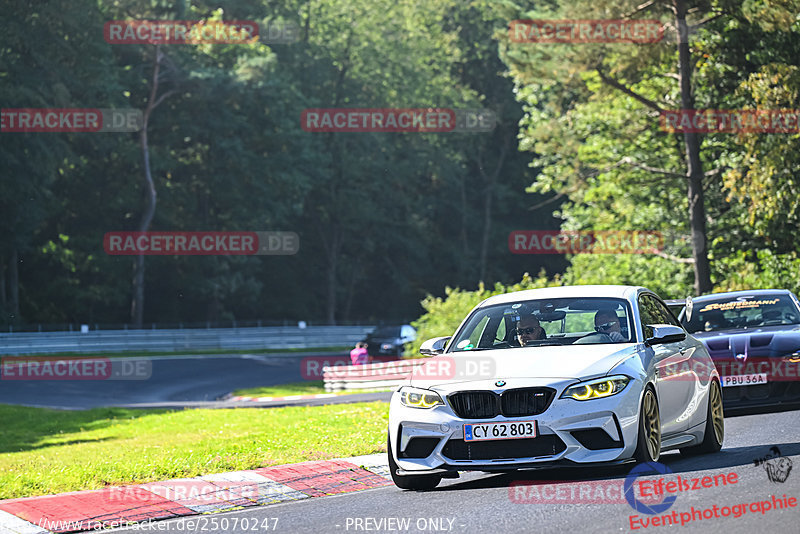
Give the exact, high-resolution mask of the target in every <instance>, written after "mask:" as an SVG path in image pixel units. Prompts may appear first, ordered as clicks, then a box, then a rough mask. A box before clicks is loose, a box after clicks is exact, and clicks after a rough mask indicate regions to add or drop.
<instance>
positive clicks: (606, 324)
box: [594, 310, 625, 343]
mask: <svg viewBox="0 0 800 534" xmlns="http://www.w3.org/2000/svg"><path fill="white" fill-rule="evenodd" d="M594 329H595V330H596V331H598V332H599V333H601V334H606V335H607V336H608V337H610V338H611V341H613V342H614V343H618V342H620V341H625V336H623V335H622V328H621V326H620V324H619V317H617V314H616V313H615V312H614V310H600V311H598V312H597V313H596V314H595V316H594Z"/></svg>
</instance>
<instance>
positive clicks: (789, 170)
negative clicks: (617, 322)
mask: <svg viewBox="0 0 800 534" xmlns="http://www.w3.org/2000/svg"><path fill="white" fill-rule="evenodd" d="M4 7H5V9H4V16H3V18H2V19H0V35H2V38H1V39H0V106H1V107H2V108H3V109H18V108H96V109H109V108H119V109H136V110H141V112H142V114H143V117H144V124H143V128H142V129H141V130H140V131H137V132H127V133H126V132H96V133H84V132H61V133H54V132H46V133H32V132H29V133H18V132H10V131H0V229H2V231H0V328H4V329H6V330H7V329H8V328H9V327H12V328H21V327H25V326H26V325H34V324H42V323H44V324H51V325H54V324H62V323H90V324H100V325H120V324H130V325H136V324H139V323H144V324H148V325H149V324H150V323H158V324H177V323H183V324H201V323H202V324H205V323H207V322H208V323H223V322H225V321H232V320H236V321H251V320H252V321H255V320H260V321H264V322H269V321H279V322H280V321H287V320H288V321H297V320H306V321H312V322H316V323H330V324H333V323H347V322H353V321H361V322H366V321H369V322H377V321H387V322H388V321H408V320H411V319H414V318H416V317H418V316H419V315H420V314H421V312H422V308H421V307H420V301H421V300H423V299H424V298H425V297H426V296H427V295H434V296H436V295H443V294H444V293H445V288H446V287H462V288H474V287H477V286H478V284H479V283H481V282H485V283H486V284H489V285H491V284H494V283H496V282H500V283H503V284H512V283H514V282H517V281H519V280H520V279H522V277H523V274H524V273H526V272H529V273H531V274H533V275H541V276H542V277H544V278H542V279H550V280H557V281H558V283H578V284H584V283H623V284H637V285H645V286H648V287H650V288H651V289H653V290H655V291H657V292H659V293H660V294H661V295H662V296H663V297H665V298H672V297H675V298H677V297H683V296H685V295H687V294H692V293H694V294H697V293H703V292H708V291H711V290H715V291H720V290H725V289H741V288H754V287H769V286H781V287H789V288H790V289H793V290H795V291H796V290H797V289H798V287H800V283H799V282H798V272H800V258H799V257H798V255H797V248H798V243H799V242H800V237H799V236H798V228H800V202H798V195H800V134H799V133H798V129H797V128H796V127H795V129H794V130H793V131H791V130H790V131H788V132H776V133H771V132H752V131H743V132H733V133H731V132H710V133H693V132H688V133H687V132H675V131H668V130H666V129H665V128H663V124H662V121H661V120H660V117H662V116H663V114H664V112H665V110H676V109H677V110H680V109H716V110H730V109H767V110H770V109H771V110H794V113H797V112H798V111H797V110H798V109H799V108H800V1H798V0H709V1H697V2H692V1H685V0H651V1H647V2H642V0H635V1H623V0H592V1H587V0H576V1H566V0H550V1H536V2H533V1H532V2H513V1H490V0H476V1H469V0H467V1H455V0H426V1H419V0H274V1H271V0H227V1H226V0H221V1H216V2H205V1H194V2H188V1H178V2H167V1H162V0H148V1H142V0H117V1H113V2H111V1H105V0H53V1H46V0H45V1H41V2H35V3H33V4H31V3H29V2H23V1H20V0H9V2H7V3H6V4H5V6H4ZM597 19H600V20H612V19H613V20H616V19H619V20H631V21H635V20H657V21H659V24H661V29H662V31H663V38H661V39H659V40H658V41H657V42H592V43H585V42H583V43H582V42H573V43H564V42H550V43H548V42H530V40H527V41H526V39H519V38H517V37H516V36H515V34H514V32H513V31H510V28H513V25H512V22H513V21H519V20H560V21H565V20H597ZM120 20H121V21H126V20H175V21H180V20H204V21H232V20H238V21H254V22H256V23H257V24H258V25H259V27H261V28H269V27H281V26H282V25H283V26H291V27H292V28H294V33H295V34H294V35H293V38H292V39H287V40H285V41H284V42H278V41H276V42H270V40H269V39H268V38H267V39H264V38H262V39H261V40H251V41H248V42H232V43H205V42H194V43H183V44H151V43H141V44H115V43H112V42H109V39H107V37H108V36H107V34H104V26H105V24H106V23H107V22H108V21H120ZM314 108H321V109H331V108H372V109H376V108H413V109H421V108H443V109H452V110H464V109H470V110H489V111H491V112H492V114H493V116H494V117H495V118H496V121H495V126H494V128H492V129H490V130H483V131H454V132H436V133H425V132H320V131H308V130H307V129H304V128H303V127H302V125H301V116H302V115H303V112H304V110H308V109H314ZM795 125H796V122H795ZM559 228H560V229H563V230H568V231H579V230H580V231H607V230H630V231H651V232H652V231H655V232H661V233H662V235H663V236H664V246H663V249H662V250H659V251H658V252H657V253H652V254H571V255H557V254H541V255H537V254H524V255H521V254H513V253H512V252H511V251H510V249H509V242H508V237H509V234H510V233H511V232H514V231H518V230H551V229H559ZM141 230H148V231H217V232H218V231H252V232H264V231H285V232H294V233H296V234H297V235H298V236H299V240H300V246H299V251H298V252H297V253H296V254H293V255H283V256H272V255H263V256H235V255H232V256H224V255H214V256H198V255H156V256H119V255H110V254H107V253H106V251H105V250H104V247H103V239H104V235H105V234H106V233H107V232H116V231H141ZM554 277H557V278H554Z"/></svg>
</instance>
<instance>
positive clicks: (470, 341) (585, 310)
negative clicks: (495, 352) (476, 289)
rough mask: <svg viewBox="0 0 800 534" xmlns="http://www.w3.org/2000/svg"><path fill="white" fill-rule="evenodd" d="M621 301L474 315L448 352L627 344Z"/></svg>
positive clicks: (528, 305)
mask: <svg viewBox="0 0 800 534" xmlns="http://www.w3.org/2000/svg"><path fill="white" fill-rule="evenodd" d="M630 318H631V313H630V309H629V305H628V303H627V301H625V300H623V299H611V298H561V299H546V300H527V301H519V302H513V303H509V304H498V305H495V306H487V307H485V308H480V309H478V310H476V311H475V312H474V313H473V314H472V315H471V316H470V318H469V320H468V321H467V322H466V324H465V325H464V327H463V328H461V330H460V331H459V333H458V335H457V337H456V338H455V340H454V341H453V343H452V347H453V349H452V352H462V351H469V350H481V349H512V348H517V347H523V346H524V347H539V346H549V345H594V344H606V343H627V342H630V341H631V340H632V337H631V336H632V334H631V332H632V331H633V329H632V328H631V325H632V322H631V320H630Z"/></svg>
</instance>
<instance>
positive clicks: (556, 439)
mask: <svg viewBox="0 0 800 534" xmlns="http://www.w3.org/2000/svg"><path fill="white" fill-rule="evenodd" d="M574 383H575V380H571V379H564V380H563V381H559V382H555V383H554V382H552V381H542V380H525V382H524V383H519V384H508V386H507V388H504V389H514V388H518V387H550V388H554V389H555V390H556V396H555V398H554V400H553V401H552V402H551V403H550V405H549V406H548V407H547V409H546V410H545V411H544V412H542V413H540V414H538V415H532V416H525V417H510V418H509V417H504V416H502V415H498V416H497V417H494V418H492V419H463V418H460V417H458V416H457V415H456V414H455V412H454V411H453V409H452V408H451V406H450V405H449V404H448V402H447V400H445V406H437V407H435V408H432V409H419V408H409V407H407V406H403V405H402V404H401V403H400V400H399V394H398V393H397V392H395V394H394V395H393V397H392V403H391V409H390V415H389V438H390V440H391V443H392V452H393V454H394V459H395V461H396V462H397V465H398V467H399V468H400V470H401V471H400V472H401V473H403V474H412V473H421V472H430V470H435V469H441V470H445V471H452V470H459V471H467V470H480V471H492V470H498V471H500V470H508V469H518V468H530V467H549V466H552V465H554V464H555V465H559V464H563V465H587V464H593V463H604V464H609V463H620V462H624V461H626V460H627V459H628V458H630V457H631V456H633V452H634V449H635V447H636V438H637V432H638V416H639V401H640V397H641V391H642V383H641V381H639V380H637V379H632V380H631V381H630V382H629V383H628V385H627V387H626V388H625V390H624V391H622V392H621V393H618V394H617V395H614V396H612V397H608V398H604V399H592V400H588V401H577V400H573V399H560V398H559V396H560V395H561V393H562V392H563V391H564V389H565V388H566V387H568V386H570V385H572V384H574ZM495 391H496V392H499V391H501V390H495ZM442 397H443V398H445V399H446V394H442ZM531 420H535V421H536V422H537V429H538V432H537V436H536V437H535V438H523V439H508V440H492V441H478V442H474V441H472V442H466V441H464V423H480V422H503V421H510V422H514V421H531Z"/></svg>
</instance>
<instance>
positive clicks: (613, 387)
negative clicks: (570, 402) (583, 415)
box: [561, 375, 631, 401]
mask: <svg viewBox="0 0 800 534" xmlns="http://www.w3.org/2000/svg"><path fill="white" fill-rule="evenodd" d="M630 380H631V379H630V378H628V377H627V376H624V375H615V376H609V377H606V378H597V379H594V380H588V381H586V382H581V383H579V384H575V385H574V386H570V387H568V388H567V389H566V390H564V393H562V394H561V398H562V399H564V398H569V399H575V400H579V401H585V400H590V399H602V398H604V397H610V396H611V395H616V394H617V393H619V392H620V391H622V390H623V389H625V386H627V385H628V382H630Z"/></svg>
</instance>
